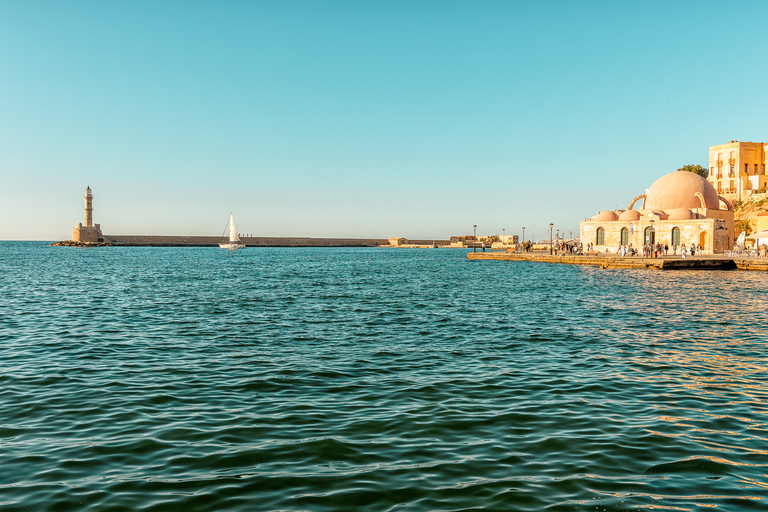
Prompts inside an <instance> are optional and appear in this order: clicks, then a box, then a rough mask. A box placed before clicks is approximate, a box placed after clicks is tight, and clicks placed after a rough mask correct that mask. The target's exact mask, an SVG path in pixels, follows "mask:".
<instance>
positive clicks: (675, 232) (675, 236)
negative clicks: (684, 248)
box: [672, 226, 680, 247]
mask: <svg viewBox="0 0 768 512" xmlns="http://www.w3.org/2000/svg"><path fill="white" fill-rule="evenodd" d="M672 245H676V246H678V247H679V246H680V228H678V227H677V226H675V227H674V228H672Z"/></svg>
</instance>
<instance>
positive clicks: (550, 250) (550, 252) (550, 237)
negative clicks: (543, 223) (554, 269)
mask: <svg viewBox="0 0 768 512" xmlns="http://www.w3.org/2000/svg"><path fill="white" fill-rule="evenodd" d="M552 226H554V224H552V223H551V222H550V223H549V255H550V256H552Z"/></svg>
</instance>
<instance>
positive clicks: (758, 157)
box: [707, 140, 768, 201]
mask: <svg viewBox="0 0 768 512" xmlns="http://www.w3.org/2000/svg"><path fill="white" fill-rule="evenodd" d="M767 149H768V143H766V142H739V141H737V140H732V141H731V142H729V143H728V144H721V145H719V146H710V148H709V176H708V177H707V180H708V181H709V183H711V184H712V186H713V187H714V188H715V190H716V191H717V193H718V194H720V195H722V196H723V197H725V198H726V199H729V200H732V201H733V200H739V199H742V198H743V197H744V196H749V195H751V194H753V193H755V192H760V191H762V192H765V191H766V188H768V176H766V174H765V164H766V150H767Z"/></svg>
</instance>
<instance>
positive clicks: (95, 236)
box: [72, 187, 104, 243]
mask: <svg viewBox="0 0 768 512" xmlns="http://www.w3.org/2000/svg"><path fill="white" fill-rule="evenodd" d="M83 199H85V208H84V210H85V225H83V223H82V222H80V223H78V224H77V226H75V227H74V229H73V230H72V240H74V241H75V242H81V243H96V242H103V241H104V238H103V237H102V234H101V225H100V224H96V225H94V224H93V192H91V187H88V188H86V189H85V195H84V196H83Z"/></svg>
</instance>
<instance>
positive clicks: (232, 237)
mask: <svg viewBox="0 0 768 512" xmlns="http://www.w3.org/2000/svg"><path fill="white" fill-rule="evenodd" d="M226 232H227V228H226V227H225V228H224V233H222V234H221V235H222V236H224V235H225V234H226ZM219 247H221V248H222V249H242V248H244V247H245V244H244V243H243V242H241V241H240V237H239V236H237V228H235V218H234V217H233V216H232V214H231V213H230V214H229V242H228V243H220V244H219Z"/></svg>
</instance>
